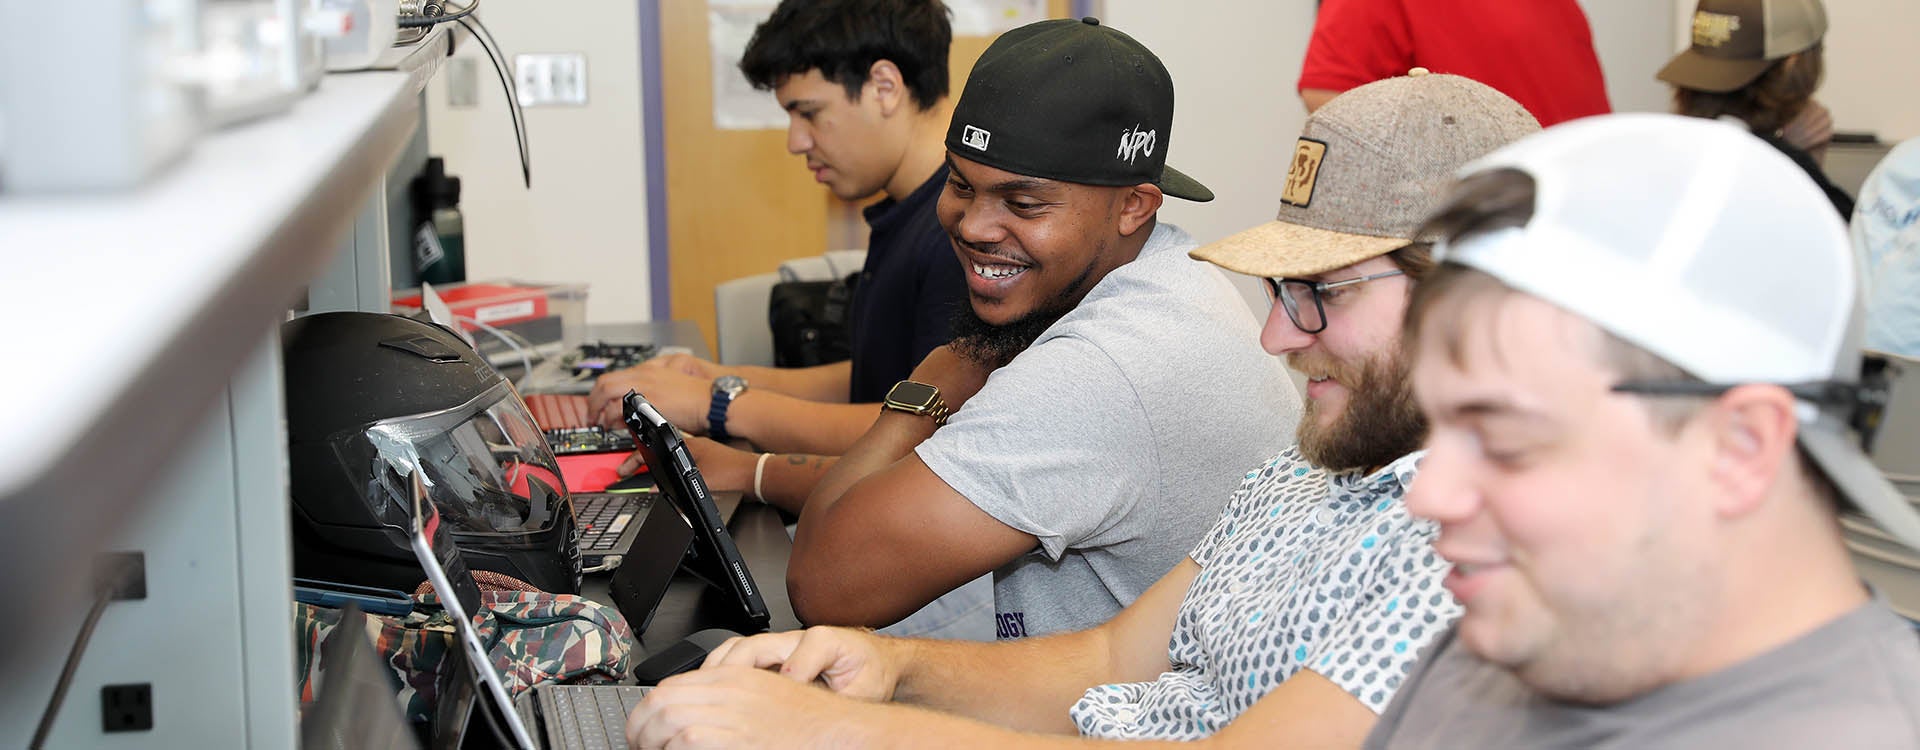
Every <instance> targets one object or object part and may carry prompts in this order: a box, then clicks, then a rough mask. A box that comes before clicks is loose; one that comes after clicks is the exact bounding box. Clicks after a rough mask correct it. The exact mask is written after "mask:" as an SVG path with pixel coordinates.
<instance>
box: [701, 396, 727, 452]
mask: <svg viewBox="0 0 1920 750" xmlns="http://www.w3.org/2000/svg"><path fill="white" fill-rule="evenodd" d="M732 405H733V393H732V392H730V391H719V392H717V393H714V394H713V403H712V405H711V406H708V407H707V437H710V438H713V439H714V440H717V441H720V442H722V443H724V442H727V441H728V440H732V439H733V436H732V435H728V434H727V407H729V406H732Z"/></svg>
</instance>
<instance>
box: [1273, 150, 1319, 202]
mask: <svg viewBox="0 0 1920 750" xmlns="http://www.w3.org/2000/svg"><path fill="white" fill-rule="evenodd" d="M1326 158H1327V144H1325V143H1322V142H1320V141H1316V140H1313V139H1311V138H1302V139H1300V142H1299V143H1297V144H1295V145H1294V147H1293V165H1292V166H1290V167H1288V168H1287V184H1286V187H1284V188H1282V189H1281V190H1280V202H1281V203H1285V204H1287V205H1289V206H1299V207H1301V208H1306V207H1307V204H1309V203H1312V202H1313V185H1314V183H1316V182H1318V181H1319V180H1320V162H1321V161H1323V160H1325V159H1326Z"/></svg>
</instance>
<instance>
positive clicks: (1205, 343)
mask: <svg viewBox="0 0 1920 750" xmlns="http://www.w3.org/2000/svg"><path fill="white" fill-rule="evenodd" d="M1193 247H1194V241H1193V239H1192V238H1191V237H1188V236H1187V234H1186V233H1185V232H1182V231H1180V230H1179V229H1178V228H1176V227H1173V226H1171V225H1168V224H1161V225H1159V226H1158V227H1156V228H1155V229H1154V230H1153V235H1152V236H1151V237H1150V238H1149V239H1148V241H1147V244H1146V247H1145V248H1144V249H1142V250H1141V251H1140V256H1139V257H1138V258H1136V259H1134V260H1133V261H1132V262H1130V263H1127V264H1125V265H1122V266H1120V267H1119V268H1117V269H1114V270H1113V271H1112V272H1111V273H1109V274H1107V276H1106V278H1104V279H1102V280H1101V281H1100V283H1099V284H1097V285H1095V286H1094V288H1093V289H1092V290H1091V291H1089V292H1088V293H1087V296H1086V298H1085V299H1084V300H1082V301H1081V302H1080V305H1079V306H1078V307H1075V308H1074V309H1073V311H1072V312H1069V313H1067V315H1066V316H1065V317H1062V318H1061V319H1060V320H1059V321H1058V322H1056V323H1054V324H1053V326H1052V327H1050V328H1048V329H1047V330H1046V332H1045V333H1042V334H1041V336H1040V338H1039V339H1038V340H1037V341H1035V342H1034V344H1033V346H1031V347H1029V348H1028V349H1027V350H1026V351H1024V352H1022V353H1021V354H1020V356H1018V357H1016V358H1014V360H1013V362H1012V363H1010V364H1008V365H1007V366H1005V367H1002V368H1000V369H999V370H997V371H995V372H994V373H993V375H992V376H991V377H989V378H988V379H987V383H986V385H985V386H983V387H982V388H981V389H980V392H979V393H977V394H975V395H974V396H973V397H972V398H970V399H968V400H967V403H966V405H965V406H964V407H962V408H961V409H960V411H959V412H957V413H955V414H954V415H953V419H952V421H951V422H950V423H949V424H947V426H945V427H942V428H940V429H939V431H937V432H935V433H934V434H933V437H931V438H929V439H928V440H926V441H925V442H923V443H921V444H920V446H919V447H918V448H917V449H916V453H918V454H919V456H920V459H921V460H922V461H925V462H926V464H927V466H928V467H929V468H931V469H932V470H933V472H934V474H936V475H938V476H939V477H940V479H941V480H943V481H945V482H946V483H947V484H948V485H949V486H951V487H953V489H954V490H955V491H957V492H959V493H960V494H962V495H965V496H966V497H967V499H968V500H970V501H972V502H973V504H974V505H977V506H979V507H980V509H981V510H983V511H985V512H986V513H987V514H988V515H991V516H993V517H994V518H995V519H998V520H999V521H1000V522H1001V523H1004V524H1006V525H1008V526H1010V527H1013V528H1015V529H1019V530H1020V531H1023V532H1025V533H1028V534H1032V535H1033V536H1034V537H1035V538H1037V539H1038V540H1039V547H1038V548H1037V549H1036V550H1034V551H1033V552H1032V553H1029V554H1027V555H1023V556H1022V557H1020V558H1019V559H1017V560H1015V561H1014V562H1011V563H1009V564H1007V565H1005V566H1003V567H1001V568H1000V569H999V570H997V571H994V609H995V612H996V617H997V625H998V627H997V631H998V632H997V635H999V637H1001V638H1020V637H1025V636H1033V635H1044V634H1047V633H1057V632H1062V631H1068V630H1079V629H1084V628H1089V627H1092V626H1094V625H1098V624H1100V623H1102V622H1105V621H1107V620H1108V619H1110V618H1112V617H1113V616H1114V615H1115V614H1117V613H1118V612H1119V611H1120V609H1121V608H1122V607H1124V606H1126V605H1127V604H1129V603H1132V602H1133V600H1134V599H1135V598H1137V597H1139V596H1140V594H1141V592H1143V591H1145V590H1146V589H1147V587H1148V586H1150V585H1152V584H1153V582H1154V581H1157V580H1159V579H1160V577H1161V576H1163V575H1166V573H1167V571H1169V570H1172V569H1173V566H1174V564H1175V563H1177V562H1179V561H1180V559H1181V558H1182V557H1184V556H1185V555H1186V553H1187V550H1190V549H1192V548H1193V545H1194V543H1195V542H1196V541H1198V540H1199V539H1200V536H1201V534H1203V533H1205V532H1206V531H1207V528H1208V527H1209V526H1211V525H1212V524H1213V520H1214V519H1215V518H1216V517H1218V516H1219V514H1220V509H1221V507H1222V506H1223V505H1224V504H1225V503H1226V501H1227V498H1228V496H1230V495H1231V494H1232V493H1233V490H1234V488H1235V487H1236V486H1237V485H1238V484H1239V482H1240V478H1241V476H1242V473H1243V472H1244V470H1245V468H1246V467H1248V466H1253V465H1256V464H1258V463H1260V462H1261V461H1262V460H1263V459H1265V458H1267V457H1268V456H1272V455H1274V454H1275V453H1278V452H1280V450H1281V449H1283V448H1285V447H1287V446H1288V445H1290V444H1292V442H1293V428H1294V425H1295V423H1296V422H1298V421H1299V417H1300V397H1299V394H1298V393H1297V392H1296V391H1295V389H1294V387H1293V384H1292V382H1291V381H1289V380H1288V379H1287V375H1286V371H1285V369H1284V366H1283V365H1282V364H1281V363H1280V361H1279V359H1278V358H1276V357H1273V356H1271V355H1268V354H1267V353H1266V352H1264V351H1262V350H1261V348H1260V343H1259V336H1260V328H1259V324H1258V323H1257V322H1256V321H1255V320H1254V317H1253V313H1252V311H1250V310H1248V309H1247V304H1246V302H1245V301H1244V300H1243V298H1242V297H1241V296H1240V295H1239V293H1238V292H1237V291H1235V290H1234V288H1233V286H1232V284H1229V283H1228V282H1227V280H1226V278H1225V277H1223V276H1222V275H1221V274H1220V272H1219V271H1217V270H1215V269H1214V267H1213V266H1210V265H1208V264H1206V263H1202V262H1200V261H1196V260H1193V259H1191V258H1188V257H1187V251H1188V250H1190V249H1192V248H1193Z"/></svg>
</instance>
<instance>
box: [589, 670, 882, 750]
mask: <svg viewBox="0 0 1920 750" xmlns="http://www.w3.org/2000/svg"><path fill="white" fill-rule="evenodd" d="M915 717H917V714H916V713H907V712H901V711H899V710H898V709H893V708H892V707H889V706H886V705H884V704H880V703H874V702H871V701H859V700H847V699H845V698H841V697H839V696H836V695H834V694H832V693H829V692H827V691H825V690H821V689H820V688H817V687H812V686H809V685H803V684H800V683H797V682H794V681H793V680H788V679H784V678H782V677H780V676H779V675H776V674H774V673H772V672H767V671H763V670H758V669H749V668H747V667H718V668H714V669H696V670H694V671H692V672H687V673H685V674H680V675H675V676H673V677H670V678H667V680H666V681H665V682H662V683H660V685H659V686H658V687H655V688H654V689H653V690H652V691H651V692H648V693H647V696H646V697H645V698H642V699H641V700H640V704H639V705H637V706H634V708H633V713H631V714H628V715H627V747H630V748H645V749H647V750H651V749H652V748H665V747H669V746H671V747H674V748H751V749H752V750H766V749H768V748H776V749H777V748H837V747H858V746H863V745H868V744H870V743H873V742H875V741H877V740H879V739H880V738H881V737H883V736H887V735H888V734H891V735H892V736H896V737H897V736H900V734H901V733H903V732H910V731H912V729H913V728H912V727H902V726H897V725H894V726H890V725H889V724H890V722H889V721H888V719H890V718H892V719H899V718H915ZM895 723H896V724H897V722H895Z"/></svg>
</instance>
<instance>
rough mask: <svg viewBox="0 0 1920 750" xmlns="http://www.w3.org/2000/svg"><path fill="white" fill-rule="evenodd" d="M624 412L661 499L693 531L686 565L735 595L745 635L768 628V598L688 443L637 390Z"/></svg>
mask: <svg viewBox="0 0 1920 750" xmlns="http://www.w3.org/2000/svg"><path fill="white" fill-rule="evenodd" d="M622 413H623V416H624V418H625V419H626V422H627V427H628V429H630V430H632V431H633V441H634V442H635V443H636V444H637V447H638V450H639V452H640V457H641V458H643V459H645V460H646V462H647V466H648V467H649V468H650V469H651V470H652V473H653V481H654V484H655V486H656V488H657V489H658V491H659V493H660V495H661V496H663V497H665V498H667V502H669V503H671V504H672V505H673V507H674V509H676V510H678V511H680V515H682V516H684V517H685V518H686V519H687V524H688V525H690V526H692V527H693V529H694V534H693V540H694V541H693V550H692V551H691V552H690V553H688V556H687V560H686V562H685V564H684V565H683V566H682V567H684V568H685V569H686V570H687V572H689V573H692V574H694V576H696V577H698V578H700V579H701V580H704V581H706V582H707V584H708V585H711V586H713V587H715V588H718V589H720V590H721V591H726V592H728V593H731V594H732V595H733V598H734V600H735V601H736V602H737V603H738V604H739V605H740V611H741V613H742V615H743V616H744V618H745V619H746V620H747V622H748V623H750V625H749V626H747V627H746V628H744V629H743V631H742V632H755V631H762V630H766V629H767V622H768V621H769V620H770V619H771V618H770V616H769V614H768V611H767V602H766V599H765V598H764V597H762V596H761V594H760V587H759V586H758V585H757V584H755V583H754V580H753V573H752V572H750V571H748V570H747V563H746V560H744V559H742V558H741V557H740V548H739V547H738V546H737V545H735V544H734V542H733V534H732V533H729V532H728V531H727V524H726V520H725V519H723V518H721V516H720V508H719V507H718V506H716V505H714V503H713V493H712V492H710V491H709V490H708V488H707V480H706V479H705V478H703V477H701V476H700V468H699V467H697V466H695V465H694V464H693V456H692V455H691V454H689V453H687V443H686V440H684V439H683V438H682V437H681V435H680V430H679V429H677V428H675V427H674V426H673V425H672V424H669V423H668V422H667V420H666V418H665V417H662V416H660V412H659V411H658V410H656V409H654V408H653V404H650V403H647V400H646V399H645V398H643V397H641V395H640V394H639V393H636V392H634V391H627V396H626V399H625V401H624V409H623V411H622Z"/></svg>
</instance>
